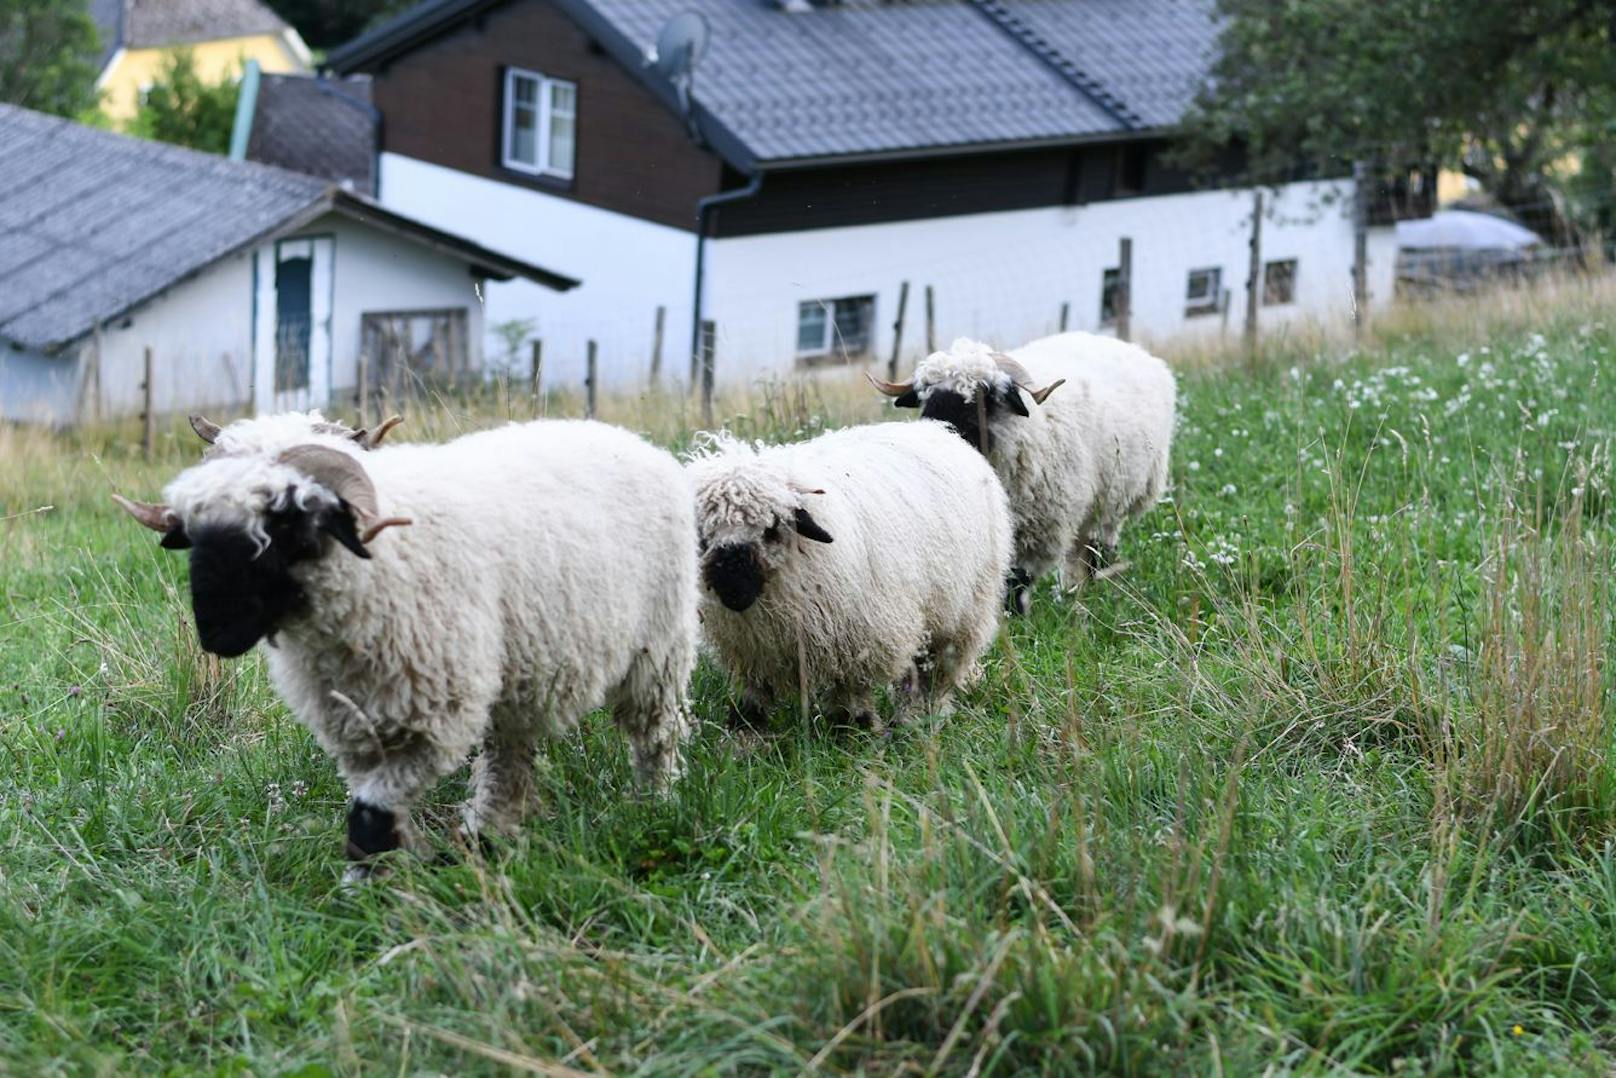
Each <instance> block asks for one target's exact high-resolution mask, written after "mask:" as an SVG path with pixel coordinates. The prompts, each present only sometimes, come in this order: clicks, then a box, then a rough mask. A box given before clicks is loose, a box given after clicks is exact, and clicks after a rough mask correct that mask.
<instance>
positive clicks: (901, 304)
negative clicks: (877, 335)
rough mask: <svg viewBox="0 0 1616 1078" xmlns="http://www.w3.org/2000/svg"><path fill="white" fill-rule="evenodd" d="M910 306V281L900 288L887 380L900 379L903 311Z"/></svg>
mask: <svg viewBox="0 0 1616 1078" xmlns="http://www.w3.org/2000/svg"><path fill="white" fill-rule="evenodd" d="M908 306H909V282H908V281H905V282H903V284H902V285H900V286H899V288H898V318H897V321H895V322H893V323H892V358H891V359H889V360H887V381H889V382H896V381H897V380H898V350H899V349H900V348H902V347H903V312H904V309H905V308H907V307H908Z"/></svg>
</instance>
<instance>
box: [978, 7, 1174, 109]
mask: <svg viewBox="0 0 1616 1078" xmlns="http://www.w3.org/2000/svg"><path fill="white" fill-rule="evenodd" d="M970 4H971V6H972V7H974V8H976V10H977V11H980V12H981V13H982V14H983V15H984V16H986V18H987V20H988V21H989V22H991V23H993V25H995V26H997V27H998V28H999V29H1000V30H1002V31H1004V33H1005V34H1006V35H1007V36H1008V37H1009V38H1010V39H1011V40H1013V41H1015V42H1016V43H1017V44H1019V45H1021V46H1022V47H1023V48H1025V49H1026V50H1027V51H1028V52H1030V53H1032V55H1034V56H1036V57H1037V58H1038V59H1039V60H1040V61H1042V62H1043V63H1044V65H1045V66H1046V67H1048V68H1050V69H1051V70H1053V71H1054V72H1055V73H1056V74H1057V75H1059V76H1060V77H1061V78H1062V79H1064V80H1065V81H1066V82H1067V83H1069V84H1071V85H1072V86H1074V87H1076V88H1077V90H1078V91H1079V92H1080V93H1082V94H1083V95H1084V96H1086V97H1087V98H1089V100H1091V101H1093V102H1094V103H1095V104H1096V105H1098V106H1100V108H1102V109H1104V110H1105V111H1106V112H1108V113H1110V114H1111V116H1112V117H1113V118H1114V119H1115V120H1116V121H1117V122H1118V123H1120V124H1122V126H1123V127H1125V128H1127V129H1128V130H1130V131H1136V130H1138V129H1140V128H1142V127H1144V126H1145V121H1144V119H1143V118H1142V117H1141V116H1140V115H1139V114H1138V113H1136V112H1134V111H1133V109H1131V108H1129V107H1128V103H1127V102H1126V101H1124V100H1122V98H1120V97H1118V96H1117V95H1116V94H1114V93H1112V92H1111V91H1110V90H1109V89H1107V88H1106V86H1105V84H1104V83H1103V82H1101V81H1100V80H1099V79H1097V78H1095V77H1094V76H1093V75H1090V74H1089V73H1088V72H1086V71H1084V70H1083V69H1082V68H1081V67H1078V66H1077V64H1076V63H1075V62H1073V60H1072V59H1071V58H1070V57H1069V56H1067V55H1066V54H1065V53H1063V52H1061V51H1060V50H1059V49H1058V48H1056V47H1055V46H1054V45H1052V44H1050V43H1049V42H1048V41H1046V40H1045V39H1044V38H1043V36H1042V35H1040V34H1039V33H1038V31H1037V30H1034V29H1033V28H1032V27H1031V26H1028V25H1027V24H1026V23H1025V22H1023V21H1022V19H1021V17H1020V16H1019V15H1017V14H1016V13H1015V12H1014V11H1012V10H1010V8H1009V6H1008V5H1007V4H1006V3H1005V2H1004V0H970Z"/></svg>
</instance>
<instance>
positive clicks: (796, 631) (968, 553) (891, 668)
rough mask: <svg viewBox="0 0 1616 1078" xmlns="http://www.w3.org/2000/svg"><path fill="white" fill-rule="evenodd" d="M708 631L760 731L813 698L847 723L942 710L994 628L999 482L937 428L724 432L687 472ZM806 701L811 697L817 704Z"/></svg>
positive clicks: (1006, 535)
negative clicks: (889, 698) (891, 709)
mask: <svg viewBox="0 0 1616 1078" xmlns="http://www.w3.org/2000/svg"><path fill="white" fill-rule="evenodd" d="M687 468H688V469H689V471H690V473H691V478H692V482H693V485H694V487H695V494H696V522H697V533H698V535H699V536H700V546H699V550H700V559H701V578H702V587H701V623H702V634H703V638H704V640H705V642H706V643H707V644H708V645H709V646H710V647H711V648H712V650H713V651H714V652H716V655H717V657H718V659H719V661H720V664H721V665H722V666H724V667H725V668H726V669H727V670H728V672H729V673H730V675H731V676H732V678H733V679H734V680H735V681H736V682H737V683H738V685H739V687H740V689H741V700H740V705H739V707H738V709H737V710H738V712H739V715H740V717H741V718H742V719H744V720H745V721H748V722H752V723H757V722H759V721H761V719H762V717H763V716H764V715H765V714H766V713H767V710H768V708H769V707H770V706H771V705H772V704H773V703H774V701H775V700H776V699H777V698H778V697H779V696H781V695H784V694H789V693H793V692H797V691H799V690H801V691H803V693H804V695H805V696H807V697H808V698H809V700H812V698H813V697H814V696H815V690H819V695H820V696H821V697H822V698H823V699H825V700H828V703H829V707H828V708H827V709H826V711H827V714H829V715H830V716H831V717H833V718H834V719H836V720H838V721H845V720H851V721H852V722H854V723H856V724H858V725H861V726H865V727H869V728H872V729H874V728H879V726H880V723H879V720H878V719H877V717H876V711H875V706H876V705H875V698H874V693H875V690H876V689H877V688H878V687H880V686H882V685H897V684H900V683H903V684H904V685H905V687H906V688H907V690H908V691H907V692H906V693H905V694H904V698H903V699H901V700H900V708H899V710H900V714H901V712H903V711H905V710H907V709H908V708H910V707H913V706H916V705H920V706H924V707H927V708H930V709H932V710H935V711H936V712H938V713H946V711H947V709H948V706H949V697H950V695H951V693H952V691H953V690H954V689H955V688H956V687H957V686H959V685H960V684H962V683H963V682H964V681H965V680H967V679H968V678H969V677H970V676H971V675H972V674H973V673H974V671H975V669H976V662H977V659H978V658H979V657H980V656H981V654H982V652H983V651H985V650H986V649H987V647H988V645H989V644H990V643H991V642H992V640H993V637H994V634H995V632H996V631H997V626H998V610H999V606H1000V603H1001V602H1002V596H1003V589H1004V579H1005V574H1006V572H1007V571H1008V569H1009V565H1010V544H1011V525H1010V515H1009V507H1008V505H1007V503H1006V501H1005V495H1004V490H1003V488H1002V487H1001V486H1000V485H999V481H998V479H997V478H995V477H994V475H993V470H992V469H991V468H989V467H988V466H987V464H986V463H984V462H983V460H982V459H981V457H980V456H979V455H978V454H976V453H974V452H973V451H971V450H970V449H969V448H968V447H967V446H963V445H961V444H960V442H959V439H958V438H956V437H954V435H953V433H952V432H951V431H949V430H948V429H947V428H946V427H944V426H943V425H942V424H940V423H923V424H900V423H881V424H875V425H873V426H864V427H850V428H845V429H842V430H838V431H832V432H830V433H828V434H823V435H821V436H819V437H818V438H815V439H813V440H812V441H809V442H805V443H801V444H796V445H783V446H775V447H772V448H762V447H753V446H749V445H746V444H744V443H742V442H739V441H737V440H735V439H733V438H730V437H728V436H712V437H710V438H709V440H708V444H707V445H706V446H705V447H703V448H702V449H699V450H698V451H697V452H696V454H695V455H694V456H693V457H692V459H691V460H690V462H689V463H688V465H687ZM809 700H805V701H804V706H807V704H808V702H809Z"/></svg>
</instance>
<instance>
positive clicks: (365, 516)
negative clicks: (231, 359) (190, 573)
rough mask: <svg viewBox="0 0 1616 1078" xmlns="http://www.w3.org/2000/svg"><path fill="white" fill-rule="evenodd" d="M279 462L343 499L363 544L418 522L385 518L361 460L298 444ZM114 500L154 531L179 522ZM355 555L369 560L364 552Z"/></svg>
mask: <svg viewBox="0 0 1616 1078" xmlns="http://www.w3.org/2000/svg"><path fill="white" fill-rule="evenodd" d="M204 422H205V421H204ZM384 430H385V428H384ZM198 433H201V432H200V431H198ZM275 459H276V460H277V461H278V462H279V463H281V464H284V465H286V466H287V467H289V468H292V469H294V470H296V471H298V472H301V473H302V474H304V475H306V476H308V477H309V478H310V479H312V480H314V481H315V482H316V483H319V484H320V485H321V486H323V487H325V488H326V489H327V490H329V491H331V493H333V494H335V495H336V496H337V497H338V498H341V499H342V501H343V503H344V504H346V505H347V506H348V508H349V509H350V510H352V511H353V514H354V523H355V525H357V527H356V529H355V532H354V536H355V538H357V539H358V540H359V542H360V543H361V544H368V543H369V542H370V541H371V540H372V539H375V538H376V536H378V535H380V534H381V533H382V532H384V531H386V530H387V529H388V528H394V527H400V526H403V525H406V524H413V523H414V521H412V520H410V519H409V518H408V517H383V516H382V515H381V510H380V509H379V508H378V506H377V505H376V486H375V484H374V483H372V482H371V481H370V476H368V475H366V474H365V469H364V468H363V467H362V466H361V465H360V463H359V461H357V460H356V459H354V458H353V457H351V456H349V455H348V454H347V453H344V452H342V450H340V449H333V448H331V447H330V446H324V445H295V446H293V447H292V448H290V449H288V450H286V451H285V452H284V453H282V454H281V455H280V456H278V457H276V458H275ZM112 500H113V501H115V502H117V503H118V505H119V506H121V507H122V508H123V510H124V512H126V513H128V514H129V515H130V516H132V517H134V518H135V519H136V520H138V521H139V522H140V523H141V524H144V525H145V526H146V527H148V528H150V529H151V530H152V531H158V532H164V533H168V532H171V531H172V530H173V529H174V527H175V525H177V524H178V523H179V518H178V517H176V516H175V515H174V511H173V510H172V509H170V508H169V507H168V506H166V505H160V504H153V503H151V502H137V501H133V500H131V499H129V498H125V497H123V496H122V495H121V494H114V495H113V496H112ZM344 545H345V546H346V545H347V544H346V543H345V544H344ZM350 549H351V548H350ZM354 553H355V554H360V555H361V556H362V557H369V555H368V554H363V553H362V551H361V550H355V551H354Z"/></svg>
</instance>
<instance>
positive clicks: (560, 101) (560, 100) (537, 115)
mask: <svg viewBox="0 0 1616 1078" xmlns="http://www.w3.org/2000/svg"><path fill="white" fill-rule="evenodd" d="M577 146H578V84H577V83H575V82H567V81H565V80H564V79H552V78H549V77H548V76H545V75H541V74H539V73H538V72H536V71H523V70H521V69H520V68H515V67H513V68H508V69H506V71H505V133H504V139H503V147H504V148H503V152H502V154H501V158H502V160H503V162H504V165H505V167H506V168H509V169H515V170H516V171H518V172H526V173H529V174H531V175H535V176H555V177H557V178H559V179H563V180H570V179H572V170H573V162H574V159H575V158H576V157H577Z"/></svg>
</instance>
